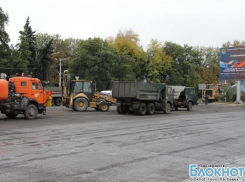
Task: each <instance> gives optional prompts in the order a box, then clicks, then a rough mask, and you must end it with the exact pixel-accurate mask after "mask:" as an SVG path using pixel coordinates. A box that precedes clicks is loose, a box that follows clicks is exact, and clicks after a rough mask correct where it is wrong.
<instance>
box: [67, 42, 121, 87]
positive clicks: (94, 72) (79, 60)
mask: <svg viewBox="0 0 245 182" xmlns="http://www.w3.org/2000/svg"><path fill="white" fill-rule="evenodd" d="M118 59H119V58H118V54H117V51H116V50H115V49H114V48H112V47H111V46H109V44H108V43H107V41H104V40H102V39H100V38H93V39H92V38H89V39H88V40H85V41H82V42H81V43H80V45H79V47H78V48H77V49H76V50H75V51H74V54H73V57H72V60H71V65H70V72H71V73H73V75H79V76H80V79H87V80H92V81H96V85H97V88H98V90H104V89H109V87H110V85H111V80H112V79H113V77H114V75H115V73H116V72H117V69H116V63H117V60H118Z"/></svg>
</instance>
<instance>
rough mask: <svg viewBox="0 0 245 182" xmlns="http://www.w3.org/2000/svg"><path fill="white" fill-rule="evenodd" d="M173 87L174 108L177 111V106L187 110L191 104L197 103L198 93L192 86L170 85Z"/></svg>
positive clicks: (189, 109) (190, 108)
mask: <svg viewBox="0 0 245 182" xmlns="http://www.w3.org/2000/svg"><path fill="white" fill-rule="evenodd" d="M170 87H172V89H173V95H174V108H175V110H176V111H177V110H178V109H179V108H187V111H191V110H192V106H193V105H197V100H198V95H197V91H196V89H195V88H194V87H185V86H170Z"/></svg>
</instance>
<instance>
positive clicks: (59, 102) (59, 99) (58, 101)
mask: <svg viewBox="0 0 245 182" xmlns="http://www.w3.org/2000/svg"><path fill="white" fill-rule="evenodd" d="M61 104H62V99H61V98H57V99H55V105H56V106H61Z"/></svg>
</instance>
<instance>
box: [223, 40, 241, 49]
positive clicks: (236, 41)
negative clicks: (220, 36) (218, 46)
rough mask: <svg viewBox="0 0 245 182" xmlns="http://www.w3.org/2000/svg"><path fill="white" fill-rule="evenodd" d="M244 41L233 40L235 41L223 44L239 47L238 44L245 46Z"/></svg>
mask: <svg viewBox="0 0 245 182" xmlns="http://www.w3.org/2000/svg"><path fill="white" fill-rule="evenodd" d="M244 45H245V42H244V41H242V42H241V41H239V40H233V42H230V41H227V42H226V43H224V44H222V47H237V46H244Z"/></svg>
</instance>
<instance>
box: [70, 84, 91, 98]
mask: <svg viewBox="0 0 245 182" xmlns="http://www.w3.org/2000/svg"><path fill="white" fill-rule="evenodd" d="M73 91H74V94H75V95H76V94H78V93H83V92H90V93H91V92H92V85H91V83H90V82H75V83H74V90H73Z"/></svg>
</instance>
